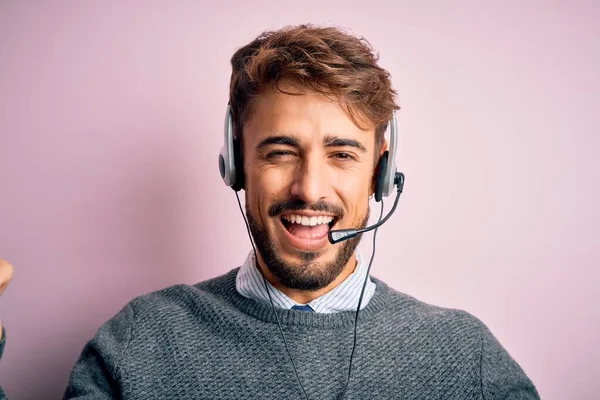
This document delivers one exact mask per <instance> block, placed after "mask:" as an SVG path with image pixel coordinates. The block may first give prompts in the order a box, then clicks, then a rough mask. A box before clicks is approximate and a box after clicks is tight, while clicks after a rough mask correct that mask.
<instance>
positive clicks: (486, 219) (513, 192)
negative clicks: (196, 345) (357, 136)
mask: <svg viewBox="0 0 600 400" xmlns="http://www.w3.org/2000/svg"><path fill="white" fill-rule="evenodd" d="M598 21H600V2H598V1H577V2H569V1H566V0H565V1H554V2H550V1H548V2H535V4H534V2H532V1H524V2H518V1H512V2H511V1H508V2H507V1H503V2H500V1H494V2H492V1H489V2H482V1H475V0H469V1H448V2H445V1H421V2H416V1H410V2H409V1H389V2H378V1H366V2H365V1H363V2H355V3H351V2H348V1H322V0H321V1H302V2H282V1H263V2H241V1H240V2H225V1H221V2H216V1H214V2H208V1H206V2H201V1H124V2H121V1H112V2H107V1H70V2H67V1H52V2H49V1H48V2H42V1H6V0H5V1H2V2H1V3H0V257H1V258H6V259H8V260H10V261H11V262H12V263H13V264H14V265H15V267H16V273H15V278H14V281H13V284H12V286H11V287H10V288H9V289H8V290H7V291H6V293H5V296H3V297H2V299H1V310H0V312H1V316H2V321H3V323H4V324H5V326H6V328H7V339H8V342H7V347H6V351H5V355H4V357H3V359H2V360H1V361H0V384H1V385H2V386H3V387H4V388H5V390H6V392H7V394H8V397H9V398H10V399H11V400H12V399H42V398H43V399H46V398H48V399H49V398H59V397H60V396H61V395H62V392H63V390H64V387H65V385H66V382H67V378H68V374H69V372H70V369H71V368H72V366H73V364H74V362H75V361H76V359H77V357H78V355H79V352H80V351H81V349H82V348H83V346H84V344H85V343H86V341H87V340H89V339H90V338H91V337H92V336H93V335H94V333H95V332H96V330H97V329H98V327H99V326H100V324H102V323H103V322H104V321H106V320H107V319H108V318H110V317H111V316H113V315H114V314H115V313H116V312H117V311H118V310H119V309H120V308H121V307H122V306H123V305H124V304H125V303H126V302H128V301H129V300H131V299H132V298H133V297H135V296H137V295H140V294H143V293H146V292H149V291H152V290H156V289H159V288H163V287H165V286H168V285H171V284H175V283H179V282H185V283H194V282H197V281H200V280H204V279H206V278H210V277H214V276H216V275H219V274H222V273H224V272H226V271H228V270H230V269H231V268H233V267H236V266H238V265H239V264H240V263H241V261H242V260H243V258H244V256H245V255H246V253H247V251H248V250H249V242H248V238H247V236H246V231H245V228H244V223H243V220H242V218H241V216H240V215H239V212H238V209H237V204H236V200H235V197H234V195H233V192H232V191H231V190H230V189H228V188H227V187H225V186H224V185H223V184H222V182H221V179H220V176H219V173H218V170H217V154H218V151H219V148H220V146H221V144H222V129H223V116H224V109H225V104H226V101H227V91H228V83H229V75H230V72H231V70H230V66H229V58H230V56H231V55H232V54H233V52H234V51H235V49H236V48H237V47H239V46H241V45H243V44H245V43H247V42H249V41H250V40H252V39H253V38H254V37H255V36H256V35H257V34H259V33H260V32H261V31H263V30H266V29H271V28H279V27H281V26H283V25H287V24H297V23H302V22H313V23H322V24H334V25H340V26H343V27H348V28H351V29H352V31H354V32H355V33H356V34H359V35H364V36H365V37H366V38H368V39H369V40H370V41H371V43H372V44H373V46H374V47H375V48H376V49H377V50H378V51H379V52H380V54H381V65H382V66H383V67H385V68H387V69H388V70H389V71H390V72H391V74H392V79H393V84H394V87H395V88H396V89H397V90H398V92H399V102H400V104H401V106H402V111H401V112H400V113H399V114H398V122H399V127H400V132H401V140H400V146H401V148H400V156H399V158H398V160H397V164H398V166H399V168H400V169H401V170H402V171H404V172H405V173H406V186H405V192H404V195H403V197H402V198H401V200H400V204H399V208H398V211H397V213H396V214H395V215H394V216H393V218H392V219H391V220H390V222H389V223H388V224H387V225H385V226H384V227H383V228H382V229H381V230H380V232H379V235H378V252H377V256H376V259H375V263H374V267H373V269H374V270H373V274H374V275H375V276H377V277H379V278H381V279H383V280H384V281H386V282H388V283H389V284H390V285H391V286H393V287H394V288H396V289H398V290H400V291H403V292H406V293H409V294H411V295H413V296H416V297H418V298H420V299H422V300H424V301H427V302H430V303H434V304H438V305H442V306H447V307H456V308H462V309H466V310H467V311H469V312H471V313H473V314H475V315H476V316H478V317H479V318H480V319H482V320H483V321H484V322H485V323H486V324H487V325H488V326H489V327H490V328H491V329H492V331H493V332H494V333H495V335H496V336H497V337H498V338H499V339H500V341H501V342H502V343H503V344H504V346H505V347H506V348H507V349H508V351H509V352H510V353H511V354H512V355H513V356H514V357H515V358H516V359H517V361H518V362H519V363H520V365H521V366H522V367H523V368H524V370H525V371H526V372H527V374H528V375H529V376H530V377H531V379H532V380H533V381H534V383H535V384H536V385H537V387H538V389H539V391H540V393H541V395H542V397H543V398H544V399H550V400H552V399H556V400H558V399H597V398H600V384H599V382H598V378H599V377H600V367H599V362H598V360H600V343H599V341H598V338H599V337H600V321H599V320H600V315H599V311H598V310H599V304H600V301H599V297H598V288H599V287H600V285H599V284H600V272H599V271H598V266H599V264H600V250H599V243H598V242H599V240H598V237H599V228H598V227H599V224H600V218H599V212H598V204H600V198H599V197H600V196H599V194H600V190H599V188H598V187H599V184H600V161H599V158H598V154H599V151H600V122H598V115H599V113H598V108H599V107H600V95H599V93H600V80H599V74H598V71H600V45H599V43H600V38H599V36H600V24H599V23H598ZM389 203H390V201H388V205H389ZM377 212H378V208H375V209H374V212H373V214H376V213H377ZM365 238H370V235H368V236H365ZM361 246H362V249H363V251H364V252H365V253H366V252H368V251H369V249H370V247H369V245H368V244H367V243H365V244H364V245H361ZM265 351H269V350H268V349H265Z"/></svg>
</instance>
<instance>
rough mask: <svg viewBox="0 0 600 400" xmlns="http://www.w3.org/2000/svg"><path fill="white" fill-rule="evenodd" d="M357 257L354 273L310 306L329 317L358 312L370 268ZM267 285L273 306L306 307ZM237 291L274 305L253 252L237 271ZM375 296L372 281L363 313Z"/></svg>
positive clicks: (369, 283)
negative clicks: (340, 313) (359, 300)
mask: <svg viewBox="0 0 600 400" xmlns="http://www.w3.org/2000/svg"><path fill="white" fill-rule="evenodd" d="M355 254H356V261H357V264H356V268H355V269H354V272H352V274H350V276H348V277H347V278H346V279H345V280H344V281H343V282H342V283H341V284H339V285H338V286H337V287H335V288H334V289H333V290H331V291H329V292H327V293H325V294H324V295H322V296H321V297H318V298H316V299H314V300H313V301H311V302H309V303H308V304H307V305H308V306H310V308H312V309H313V310H314V311H315V312H318V313H324V314H330V313H337V312H342V311H356V307H358V299H359V297H360V292H361V290H362V285H363V283H364V280H365V276H366V274H367V267H368V265H367V264H366V263H364V262H363V261H362V257H361V256H360V254H359V253H358V252H356V253H355ZM267 285H268V286H269V292H270V293H271V297H272V298H273V304H274V305H275V306H276V307H279V308H284V309H291V308H292V307H293V306H295V305H304V304H300V303H297V302H295V301H294V300H292V299H291V298H289V297H288V296H287V295H286V294H284V293H283V292H281V291H280V290H279V289H277V288H276V287H274V286H273V285H271V283H270V282H269V281H267ZM235 288H236V290H237V291H238V293H239V294H241V295H242V296H244V297H247V298H249V299H254V300H257V301H260V302H262V303H265V304H267V305H269V306H270V305H271V302H270V301H269V295H268V294H267V291H266V289H265V284H264V281H263V277H262V274H261V273H260V271H259V270H258V269H257V268H256V267H255V262H254V252H253V251H250V253H249V254H248V257H246V260H245V261H244V264H242V266H241V268H240V270H239V271H238V274H237V276H236V280H235ZM373 294H375V283H374V282H373V281H372V280H371V278H370V277H369V279H368V281H367V287H366V288H365V294H364V295H363V299H362V303H361V305H360V309H361V310H362V309H364V308H365V307H366V306H367V304H369V300H371V297H373Z"/></svg>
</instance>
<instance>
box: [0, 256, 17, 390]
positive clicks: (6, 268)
mask: <svg viewBox="0 0 600 400" xmlns="http://www.w3.org/2000/svg"><path fill="white" fill-rule="evenodd" d="M13 271H14V268H13V266H12V265H11V264H9V263H8V261H5V260H2V259H0V296H2V293H4V291H5V290H6V288H7V287H8V285H9V283H10V281H11V280H12V277H13ZM5 343H6V333H5V330H4V327H3V326H2V320H0V358H2V353H3V352H4V344H5ZM0 383H1V382H0ZM3 399H6V395H5V394H4V390H2V387H1V386H0V400H3Z"/></svg>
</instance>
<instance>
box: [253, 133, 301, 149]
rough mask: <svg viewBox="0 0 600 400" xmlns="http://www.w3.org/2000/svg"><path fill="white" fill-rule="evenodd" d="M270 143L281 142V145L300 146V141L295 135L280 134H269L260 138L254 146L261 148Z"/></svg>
mask: <svg viewBox="0 0 600 400" xmlns="http://www.w3.org/2000/svg"><path fill="white" fill-rule="evenodd" d="M272 144H282V145H287V146H293V147H300V141H299V140H298V138H297V137H295V136H285V135H280V136H270V137H268V138H266V139H263V140H261V141H260V143H258V145H256V148H257V149H261V148H263V147H265V146H269V145H272Z"/></svg>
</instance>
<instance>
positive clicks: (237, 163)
mask: <svg viewBox="0 0 600 400" xmlns="http://www.w3.org/2000/svg"><path fill="white" fill-rule="evenodd" d="M241 147H242V144H241V140H235V139H234V140H233V157H234V158H233V165H234V167H235V182H234V183H233V185H232V186H231V188H232V189H233V190H235V191H236V192H239V191H240V190H242V189H244V183H245V181H246V177H245V176H244V160H243V159H242V150H241Z"/></svg>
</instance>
